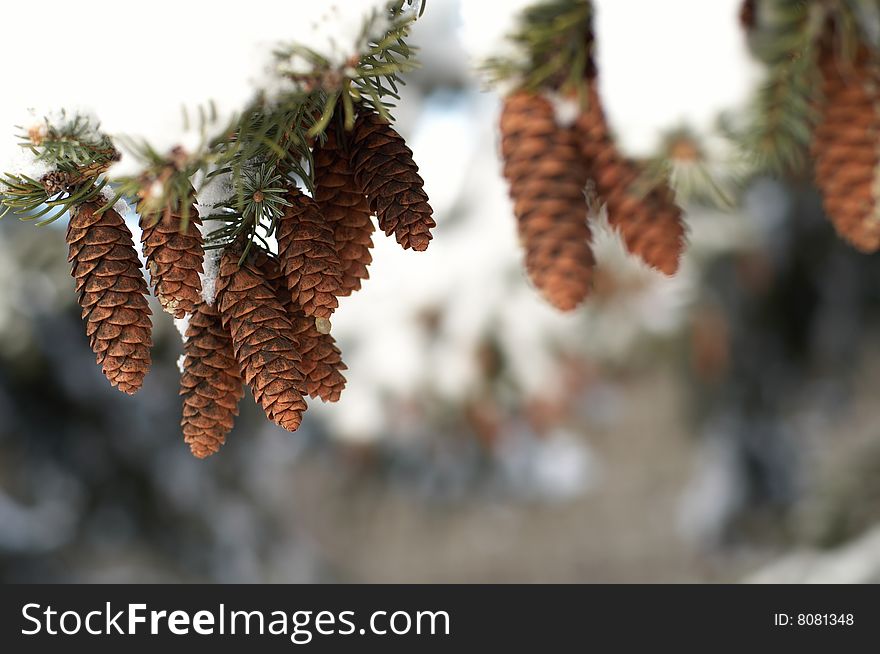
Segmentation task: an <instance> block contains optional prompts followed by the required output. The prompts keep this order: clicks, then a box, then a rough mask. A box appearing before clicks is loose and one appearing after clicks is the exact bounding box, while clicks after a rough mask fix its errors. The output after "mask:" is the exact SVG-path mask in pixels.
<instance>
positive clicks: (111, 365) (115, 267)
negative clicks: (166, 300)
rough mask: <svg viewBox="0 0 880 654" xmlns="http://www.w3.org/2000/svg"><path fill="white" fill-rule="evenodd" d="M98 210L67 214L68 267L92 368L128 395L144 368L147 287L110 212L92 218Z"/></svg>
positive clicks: (88, 207) (89, 205)
mask: <svg viewBox="0 0 880 654" xmlns="http://www.w3.org/2000/svg"><path fill="white" fill-rule="evenodd" d="M101 206H102V203H101V202H86V203H85V204H82V205H80V206H79V207H77V208H76V209H74V210H73V211H72V212H71V217H70V222H69V223H68V226H67V244H68V246H69V252H70V254H69V257H68V261H70V263H71V274H72V275H73V278H74V279H75V280H76V292H77V294H78V296H79V304H80V306H81V307H82V317H83V320H84V321H85V324H86V335H87V336H88V337H89V342H90V343H91V346H92V350H93V351H94V352H95V356H96V359H97V361H98V364H99V365H100V366H101V369H102V370H103V372H104V375H105V376H106V377H107V379H108V380H110V383H111V384H113V386H116V387H117V388H118V389H119V390H120V391H122V392H123V393H128V394H133V393H135V392H136V391H137V390H138V389H139V388H140V387H141V384H142V383H143V380H144V376H145V375H146V374H147V371H148V370H149V368H150V347H151V346H152V344H153V341H152V337H151V330H152V324H151V323H150V307H149V306H148V305H147V298H146V297H145V295H146V293H147V283H146V281H145V280H144V277H143V275H142V274H141V265H140V260H139V259H138V255H137V251H136V250H135V249H134V243H133V242H132V238H131V232H130V231H129V230H128V227H126V225H125V221H123V220H122V217H121V216H120V215H119V214H118V213H116V211H114V210H113V209H108V210H106V211H104V212H103V213H101V214H98V213H97V211H98V210H99V209H100V208H101Z"/></svg>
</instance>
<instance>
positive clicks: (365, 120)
mask: <svg viewBox="0 0 880 654" xmlns="http://www.w3.org/2000/svg"><path fill="white" fill-rule="evenodd" d="M351 143H352V157H351V161H352V164H354V174H355V179H357V181H358V184H359V185H360V187H361V189H363V191H364V193H366V194H367V198H369V201H370V209H372V210H373V213H375V214H376V217H377V218H378V219H379V227H380V228H381V229H382V230H383V231H384V232H385V235H386V236H390V235H391V234H392V233H393V234H394V235H395V237H396V238H397V242H398V243H400V244H401V245H402V246H403V247H404V249H408V248H412V249H413V250H418V251H423V250H427V249H428V243H429V242H430V241H431V228H432V227H434V226H435V225H436V223H435V222H434V219H433V218H432V217H431V214H432V213H433V210H432V209H431V206H430V205H429V204H428V195H427V194H426V193H425V191H424V189H423V188H422V187H423V186H424V182H423V181H422V178H421V177H420V176H419V172H418V171H419V167H418V166H417V165H416V163H415V162H414V161H413V158H412V150H410V149H409V148H408V147H407V145H406V142H405V141H404V140H403V137H401V136H400V134H398V133H397V132H395V131H394V129H393V128H392V127H391V125H389V124H388V123H387V122H386V121H385V120H384V119H383V118H382V117H381V116H379V114H377V113H375V112H374V111H371V110H369V109H367V108H364V107H361V109H360V111H359V112H358V117H357V120H355V123H354V129H353V131H352V136H351Z"/></svg>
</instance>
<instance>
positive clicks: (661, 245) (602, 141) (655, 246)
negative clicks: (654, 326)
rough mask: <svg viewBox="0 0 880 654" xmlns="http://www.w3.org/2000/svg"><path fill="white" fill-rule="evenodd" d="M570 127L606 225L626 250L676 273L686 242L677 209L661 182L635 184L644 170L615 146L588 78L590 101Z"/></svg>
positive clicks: (680, 216)
mask: <svg viewBox="0 0 880 654" xmlns="http://www.w3.org/2000/svg"><path fill="white" fill-rule="evenodd" d="M575 130H576V132H577V135H578V140H579V142H580V148H581V154H582V156H583V160H584V162H585V163H586V165H587V171H588V174H589V176H590V178H591V179H592V180H593V181H594V183H595V184H596V192H597V193H598V195H599V197H600V199H601V200H603V201H604V202H605V205H606V207H607V209H608V222H609V224H610V225H611V226H612V227H614V228H615V229H617V230H618V231H619V232H620V235H621V236H622V237H623V241H624V243H625V244H626V247H627V249H628V250H629V251H630V252H632V253H633V254H635V255H638V256H639V257H641V259H642V260H643V261H644V262H645V263H647V264H648V265H649V266H652V267H654V268H656V269H657V270H659V271H661V272H663V273H665V274H667V275H673V274H675V273H676V271H678V265H679V259H680V258H681V254H682V252H683V251H684V245H685V229H684V222H683V220H682V212H681V209H680V208H679V206H678V205H677V204H676V203H675V197H674V194H673V192H672V190H671V189H670V188H669V187H668V185H666V184H665V183H663V184H657V185H654V186H652V187H651V188H650V189H647V190H646V189H639V188H638V187H639V182H641V181H643V180H642V177H643V175H642V173H643V171H642V169H641V167H640V166H639V165H638V164H637V163H635V162H634V161H632V160H629V159H626V158H625V157H624V156H623V155H622V154H621V153H620V151H619V150H618V149H617V146H616V145H615V143H614V139H613V138H612V137H611V133H610V130H609V128H608V123H607V122H606V120H605V113H604V111H603V110H602V102H601V99H600V97H599V93H598V91H597V90H596V82H595V81H593V82H591V83H590V94H589V105H588V108H587V109H586V110H585V111H583V112H581V114H580V116H578V119H577V121H576V123H575Z"/></svg>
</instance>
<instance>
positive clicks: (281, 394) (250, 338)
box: [217, 246, 306, 431]
mask: <svg viewBox="0 0 880 654" xmlns="http://www.w3.org/2000/svg"><path fill="white" fill-rule="evenodd" d="M240 256H241V250H240V249H239V248H237V247H235V246H229V247H227V249H226V251H225V252H224V253H223V256H222V257H221V259H220V274H219V277H218V279H217V309H218V311H219V312H220V317H221V319H222V322H223V327H224V328H225V329H227V330H228V331H229V333H230V335H231V337H232V348H233V351H234V353H235V358H236V359H237V360H238V364H239V367H240V370H241V375H242V377H243V378H244V381H245V383H246V384H247V385H248V386H249V387H250V389H251V391H252V392H253V394H254V399H255V400H256V401H257V402H258V403H259V404H260V406H261V407H262V408H263V411H265V412H266V416H267V417H268V418H269V419H270V420H272V422H274V423H276V424H277V425H280V426H281V427H283V428H284V429H287V430H288V431H296V430H297V428H298V427H299V425H300V421H301V420H302V413H303V411H305V410H306V403H305V400H304V399H303V396H302V393H301V392H300V388H302V386H303V377H302V373H301V372H300V369H301V367H302V358H301V357H300V355H299V352H298V351H297V347H296V344H295V343H294V342H293V341H292V340H291V338H290V332H291V330H292V327H291V325H290V321H289V320H288V318H287V314H286V312H285V311H284V307H283V306H281V302H279V301H278V298H277V297H276V295H275V290H274V289H273V288H272V286H271V284H270V283H269V282H268V281H267V280H266V279H265V278H264V277H263V275H262V273H261V272H260V270H259V268H257V267H256V266H255V265H254V263H253V262H252V261H251V260H249V259H246V260H245V261H243V262H242V264H241V266H239V263H238V262H239V257H240Z"/></svg>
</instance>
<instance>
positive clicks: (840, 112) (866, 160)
mask: <svg viewBox="0 0 880 654" xmlns="http://www.w3.org/2000/svg"><path fill="white" fill-rule="evenodd" d="M819 67H820V70H821V75H822V93H823V104H822V106H821V109H820V120H819V124H818V125H817V127H816V129H815V131H814V133H813V143H812V151H813V157H814V159H815V175H816V185H817V186H818V187H819V189H820V190H821V192H822V196H823V200H824V205H825V211H826V212H827V214H828V216H829V218H830V219H831V222H832V223H833V224H834V228H835V229H836V230H837V233H838V234H840V235H841V236H842V237H843V238H844V239H846V240H847V241H849V242H850V243H851V244H852V245H853V246H854V247H855V248H856V249H857V250H859V251H861V252H876V251H877V250H878V249H880V92H878V85H880V74H878V68H877V63H876V62H872V61H871V60H870V55H869V53H868V52H867V50H866V49H865V48H861V49H860V50H859V52H858V53H857V54H856V57H855V58H854V59H853V60H852V61H851V62H844V61H840V60H839V57H837V56H836V55H835V54H834V48H833V47H831V45H830V44H828V45H826V46H825V47H824V48H823V52H822V54H821V55H820V62H819Z"/></svg>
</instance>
